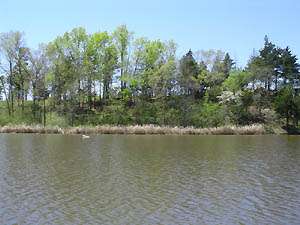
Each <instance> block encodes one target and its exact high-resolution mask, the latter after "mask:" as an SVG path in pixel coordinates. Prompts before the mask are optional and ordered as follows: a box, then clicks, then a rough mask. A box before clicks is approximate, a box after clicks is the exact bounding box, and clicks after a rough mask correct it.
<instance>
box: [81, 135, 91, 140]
mask: <svg viewBox="0 0 300 225" xmlns="http://www.w3.org/2000/svg"><path fill="white" fill-rule="evenodd" d="M88 138H90V136H87V135H84V134H83V135H82V139H88Z"/></svg>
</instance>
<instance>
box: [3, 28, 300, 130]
mask: <svg viewBox="0 0 300 225" xmlns="http://www.w3.org/2000/svg"><path fill="white" fill-rule="evenodd" d="M176 50H177V45H176V43H175V42H174V41H161V40H149V39H147V38H134V35H133V33H132V32H130V31H128V29H127V27H126V26H124V25H123V26H120V27H118V28H117V29H116V30H115V31H114V32H112V33H110V32H96V33H92V34H89V33H87V32H86V30H85V29H84V28H75V29H73V30H72V31H70V32H66V33H64V34H63V35H62V36H59V37H57V38H56V39H55V40H53V41H51V42H50V43H48V44H41V45H40V46H39V48H38V49H35V50H33V49H30V48H29V47H28V46H27V45H26V41H25V38H24V34H23V33H22V32H18V31H17V32H13V31H12V32H8V33H1V34H0V56H1V58H0V98H1V101H0V110H1V111H0V125H6V124H44V125H58V126H78V125H91V126H93V125H99V124H114V125H132V124H155V125H169V126H184V127H186V126H194V127H218V126H222V125H228V124H233V125H249V124H257V123H261V124H274V123H276V124H279V125H281V126H285V127H298V120H299V119H300V96H299V94H298V88H299V80H298V76H299V64H298V63H297V57H296V56H295V55H294V54H293V53H292V50H291V49H290V48H289V47H283V48H282V47H279V46H277V45H275V44H274V43H272V42H271V41H270V40H269V38H268V37H267V36H266V37H265V39H264V43H263V40H262V47H261V49H260V50H258V51H257V52H256V51H254V52H253V54H252V56H251V57H250V58H249V61H248V63H247V65H246V66H245V68H238V67H237V66H236V64H235V62H234V60H233V59H232V57H231V56H230V54H229V53H225V52H223V51H221V50H208V51H204V50H200V51H193V52H192V50H189V51H188V50H187V53H186V54H185V55H183V56H178V53H176Z"/></svg>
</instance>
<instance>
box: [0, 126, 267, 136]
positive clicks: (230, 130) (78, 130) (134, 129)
mask: <svg viewBox="0 0 300 225" xmlns="http://www.w3.org/2000/svg"><path fill="white" fill-rule="evenodd" d="M0 133H39V134H138V135H145V134H159V135H261V134H265V133H266V131H265V129H264V127H263V125H251V126H243V127H237V126H224V127H217V128H193V127H167V126H162V127H161V126H155V125H144V126H138V125H136V126H109V125H105V126H96V127H72V128H65V129H62V128H59V127H42V126H27V125H19V126H12V125H11V126H4V127H0Z"/></svg>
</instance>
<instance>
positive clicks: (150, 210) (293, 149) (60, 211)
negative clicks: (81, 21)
mask: <svg viewBox="0 0 300 225" xmlns="http://www.w3.org/2000/svg"><path fill="white" fill-rule="evenodd" d="M0 224H300V137H296V136H242V137H241V136H201V137H195V136H181V137H180V136H110V135H106V136H105V135H104V136H92V137H91V138H90V139H85V140H83V139H81V136H61V135H16V134H2V135H0Z"/></svg>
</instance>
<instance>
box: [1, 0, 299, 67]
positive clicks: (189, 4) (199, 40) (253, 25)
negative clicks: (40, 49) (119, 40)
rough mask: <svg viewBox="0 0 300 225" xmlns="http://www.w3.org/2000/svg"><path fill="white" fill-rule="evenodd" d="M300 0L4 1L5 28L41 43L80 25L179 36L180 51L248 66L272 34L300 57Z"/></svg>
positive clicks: (137, 34)
mask: <svg viewBox="0 0 300 225" xmlns="http://www.w3.org/2000/svg"><path fill="white" fill-rule="evenodd" d="M299 22H300V1H299V0H185V1H176V0H148V1H142V0H123V1H121V0H115V1H109V0H106V1H102V0H98V1H97V0H81V1H80V0H51V1H50V0H48V1H47V0H44V1H42V0H26V1H25V0H18V1H17V0H0V32H8V31H11V30H19V31H23V32H25V38H26V43H27V44H28V45H29V47H32V48H36V47H37V46H38V44H39V43H47V42H49V41H51V40H53V39H54V38H55V37H56V36H58V35H61V34H63V33H64V32H66V31H69V30H71V29H73V28H75V27H79V26H81V27H84V28H86V29H87V31H88V32H90V33H92V32H96V31H105V30H107V31H113V30H114V29H115V28H116V27H117V26H119V25H121V24H126V25H127V27H128V28H129V30H130V31H133V32H134V35H135V37H148V38H150V39H161V40H170V39H172V40H174V41H175V42H176V43H177V44H178V55H179V56H180V55H183V54H184V53H186V52H187V51H188V50H189V49H192V50H193V51H197V50H201V49H203V50H208V49H221V50H223V51H225V52H229V53H230V54H231V56H232V57H233V58H234V59H235V60H236V61H237V65H238V66H244V65H245V64H246V63H247V61H248V59H249V56H250V55H252V53H253V50H254V49H255V50H259V49H260V48H261V47H262V45H263V40H264V36H265V35H268V36H269V38H270V40H271V41H273V42H274V43H275V44H276V45H278V46H281V47H285V46H290V47H291V49H292V51H293V53H294V54H296V55H298V56H299V57H300V26H299Z"/></svg>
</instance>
